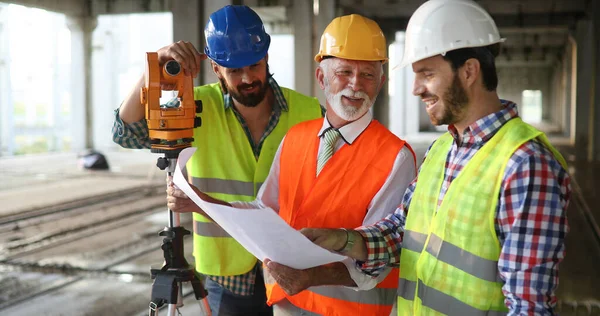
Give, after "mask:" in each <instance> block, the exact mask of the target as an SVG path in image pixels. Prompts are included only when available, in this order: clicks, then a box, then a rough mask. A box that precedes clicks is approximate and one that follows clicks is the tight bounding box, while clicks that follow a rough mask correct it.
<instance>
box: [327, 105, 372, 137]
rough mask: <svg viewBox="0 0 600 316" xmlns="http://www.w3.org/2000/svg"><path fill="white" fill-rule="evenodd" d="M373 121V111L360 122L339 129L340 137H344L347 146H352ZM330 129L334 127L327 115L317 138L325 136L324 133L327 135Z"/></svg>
mask: <svg viewBox="0 0 600 316" xmlns="http://www.w3.org/2000/svg"><path fill="white" fill-rule="evenodd" d="M372 120H373V114H372V113H371V111H367V113H365V115H363V116H362V117H361V118H359V119H358V120H356V121H353V122H350V123H348V124H346V125H344V126H342V127H340V128H338V131H339V132H340V135H341V136H342V139H343V140H344V141H345V142H346V144H348V145H352V143H354V141H355V140H356V139H357V138H358V136H360V134H362V132H364V131H365V129H367V127H368V126H369V124H370V123H371V121H372ZM330 128H334V127H332V126H331V124H330V123H329V120H327V115H325V119H324V120H323V126H321V129H320V130H319V133H318V134H317V136H318V137H321V136H323V133H325V132H326V131H327V130H328V129H330Z"/></svg>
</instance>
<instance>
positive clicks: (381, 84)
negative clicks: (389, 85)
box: [377, 74, 387, 91]
mask: <svg viewBox="0 0 600 316" xmlns="http://www.w3.org/2000/svg"><path fill="white" fill-rule="evenodd" d="M386 80H387V77H386V76H385V74H381V83H380V84H379V89H378V90H377V91H381V88H383V85H384V84H385V81H386Z"/></svg>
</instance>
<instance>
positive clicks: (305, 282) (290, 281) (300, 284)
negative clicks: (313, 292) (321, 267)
mask: <svg viewBox="0 0 600 316" xmlns="http://www.w3.org/2000/svg"><path fill="white" fill-rule="evenodd" d="M264 263H265V265H266V269H267V270H268V272H269V273H270V274H271V276H272V277H273V278H274V279H275V281H277V284H279V286H280V287H281V288H282V289H283V290H284V291H285V292H286V293H287V294H288V295H296V294H298V293H300V292H302V291H304V290H306V289H307V288H308V287H310V286H312V285H313V284H312V283H313V273H312V269H305V270H296V269H293V268H290V267H288V266H284V265H282V264H280V263H277V262H273V261H271V260H270V259H265V261H264Z"/></svg>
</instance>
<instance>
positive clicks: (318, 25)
mask: <svg viewBox="0 0 600 316" xmlns="http://www.w3.org/2000/svg"><path fill="white" fill-rule="evenodd" d="M309 2H312V1H309ZM315 3H318V14H317V15H316V16H314V36H313V45H312V50H311V51H310V52H309V53H308V55H309V56H308V57H310V59H309V62H310V65H311V67H310V68H311V69H310V71H311V72H312V75H311V77H310V79H311V82H312V91H311V93H310V95H313V96H315V97H317V99H319V102H320V103H321V104H322V105H323V106H325V94H323V91H322V90H321V87H319V82H317V80H316V78H315V69H316V68H317V67H318V66H319V65H318V64H317V63H316V62H314V57H315V55H316V54H317V53H318V52H319V47H320V45H321V35H323V31H325V28H326V27H327V25H329V23H331V21H332V20H333V19H334V18H335V17H336V16H337V14H336V8H335V1H329V0H318V1H316V2H313V4H315ZM313 9H315V8H314V6H313ZM313 11H314V12H313V13H317V12H316V10H313ZM306 49H308V47H307V48H306ZM304 67H307V66H306V65H305V66H304ZM296 69H298V68H296ZM307 72H308V69H307Z"/></svg>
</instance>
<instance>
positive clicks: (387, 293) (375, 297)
mask: <svg viewBox="0 0 600 316" xmlns="http://www.w3.org/2000/svg"><path fill="white" fill-rule="evenodd" d="M263 274H264V277H265V283H267V284H273V283H275V282H276V281H275V279H274V278H273V277H272V276H271V274H270V273H269V271H268V270H267V269H264V270H263ZM306 291H309V292H313V293H315V294H319V295H323V296H327V297H330V298H334V299H338V300H343V301H346V302H354V303H361V304H373V305H380V304H382V302H389V301H394V299H395V297H396V292H397V289H391V288H390V289H385V288H378V287H376V288H373V289H371V290H368V291H356V290H354V289H351V288H348V287H345V286H335V285H332V286H328V285H323V286H313V287H309V288H308V289H307V290H306Z"/></svg>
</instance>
